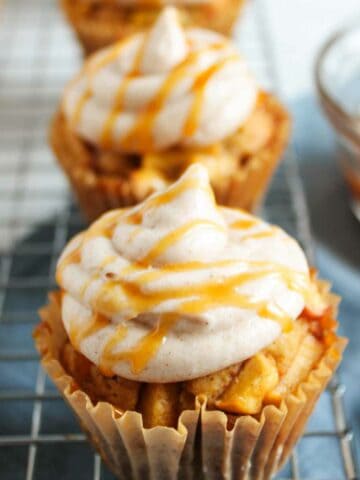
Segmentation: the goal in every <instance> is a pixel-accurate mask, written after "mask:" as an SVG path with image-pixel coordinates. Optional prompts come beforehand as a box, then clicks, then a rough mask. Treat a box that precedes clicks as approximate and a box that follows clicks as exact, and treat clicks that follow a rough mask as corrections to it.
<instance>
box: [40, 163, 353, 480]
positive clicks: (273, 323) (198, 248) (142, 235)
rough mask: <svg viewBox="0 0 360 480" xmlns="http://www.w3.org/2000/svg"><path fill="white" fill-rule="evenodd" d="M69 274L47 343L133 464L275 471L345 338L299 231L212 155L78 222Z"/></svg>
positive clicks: (114, 465) (157, 468)
mask: <svg viewBox="0 0 360 480" xmlns="http://www.w3.org/2000/svg"><path fill="white" fill-rule="evenodd" d="M57 282H58V284H59V286H60V291H59V292H56V293H53V294H52V295H51V297H50V298H51V300H50V304H49V305H48V306H47V307H45V308H44V309H43V310H42V312H41V318H42V321H41V323H40V325H39V326H38V328H37V329H36V332H35V340H36V345H37V348H38V350H39V352H40V354H41V357H42V363H43V366H44V368H45V369H46V370H47V372H48V374H49V375H50V377H51V378H52V379H53V381H54V382H55V383H56V385H57V386H58V388H59V390H60V391H61V393H62V394H63V395H64V397H65V399H66V400H67V402H68V403H69V405H70V406H71V407H72V408H73V409H74V410H75V412H76V414H77V416H78V418H79V419H80V422H81V425H82V427H83V429H84V430H85V431H86V432H87V433H88V435H89V438H90V440H91V441H92V443H93V444H94V446H95V447H96V448H97V449H98V450H99V451H100V453H101V455H102V457H103V459H104V460H105V461H106V463H107V464H108V465H109V467H110V468H111V469H112V470H113V472H114V473H115V474H116V475H118V476H119V477H120V478H129V479H130V478H148V476H150V477H149V478H174V479H175V478H178V477H179V478H183V477H186V478H200V476H201V474H202V473H205V472H206V474H207V477H208V478H214V479H215V478H216V479H221V478H222V479H230V478H239V477H241V475H244V476H245V477H246V478H263V479H267V478H269V477H270V476H271V474H272V473H274V472H275V471H277V470H278V468H279V467H280V466H281V465H282V464H283V463H284V462H285V461H286V459H287V458H288V456H289V453H290V451H291V449H292V447H293V445H294V444H295V443H296V441H297V440H298V438H299V436H300V435H301V433H302V431H303V429H304V425H305V424H306V421H307V419H308V417H309V415H310V413H311V411H312V409H313V407H314V404H315V402H316V400H317V398H318V396H319V395H320V394H321V392H322V391H323V390H324V388H325V386H326V384H327V382H328V381H329V379H330V377H331V375H332V374H333V372H334V370H335V369H336V366H337V365H338V363H339V361H340V359H341V353H342V350H343V348H344V346H345V343H346V342H345V341H344V340H343V339H340V338H339V337H337V336H336V333H335V330H336V326H337V323H336V320H335V316H336V304H337V300H336V298H335V297H333V296H332V295H330V294H329V293H328V287H327V286H326V284H324V283H322V282H319V281H317V280H316V279H315V277H314V275H313V274H312V273H311V271H310V269H309V267H308V264H307V261H306V259H305V256H304V254H303V252H302V250H301V248H300V247H299V245H298V244H297V243H296V242H295V241H294V240H293V239H291V238H290V237H289V236H288V235H286V234H285V233H284V232H283V231H282V230H281V229H280V228H277V227H274V226H271V225H269V224H267V223H265V222H263V221H261V220H260V219H258V218H256V217H254V216H251V215H250V214H248V213H245V212H244V211H241V210H236V209H230V208H224V207H219V206H217V205H216V203H215V199H214V195H213V192H212V190H211V186H210V182H209V178H208V173H207V170H206V169H205V168H204V167H203V166H201V165H193V166H191V167H190V168H189V169H188V170H187V171H186V173H185V174H184V175H183V176H182V177H181V178H180V179H179V180H178V181H177V182H176V183H174V184H173V185H172V186H170V187H169V188H167V189H166V190H164V191H163V192H159V193H155V194H153V195H152V196H151V197H149V198H148V199H147V200H145V202H144V203H142V204H140V205H138V206H136V207H132V208H125V209H121V210H114V211H111V212H109V213H107V214H106V215H104V216H103V217H101V218H100V219H99V220H98V221H97V222H95V223H94V224H93V225H92V226H91V227H90V228H89V229H88V230H87V231H85V232H83V233H81V234H79V235H77V236H76V237H75V238H74V239H73V240H72V241H71V242H70V243H69V245H68V246H67V247H66V249H65V251H64V253H63V254H62V256H61V258H60V260H59V263H58V267H57ZM246 475H249V476H248V477H247V476H246Z"/></svg>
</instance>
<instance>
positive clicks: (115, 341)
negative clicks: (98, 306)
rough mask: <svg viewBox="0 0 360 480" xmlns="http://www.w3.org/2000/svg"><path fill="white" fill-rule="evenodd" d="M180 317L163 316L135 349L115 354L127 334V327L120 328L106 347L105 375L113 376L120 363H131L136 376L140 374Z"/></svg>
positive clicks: (104, 351)
mask: <svg viewBox="0 0 360 480" xmlns="http://www.w3.org/2000/svg"><path fill="white" fill-rule="evenodd" d="M177 319H178V316H177V315H175V314H163V315H161V316H160V319H159V321H158V323H157V325H156V327H155V328H154V329H153V330H152V331H150V332H149V333H148V334H147V335H145V336H144V337H143V338H142V339H141V340H140V341H139V342H138V343H137V344H136V345H135V346H134V347H133V348H131V349H130V350H126V351H123V352H119V353H113V351H114V348H116V347H117V346H118V345H119V342H120V341H122V340H123V339H124V338H125V336H126V333H127V329H126V327H123V326H121V327H119V329H118V330H117V331H116V333H115V335H114V336H113V337H111V338H110V340H109V341H108V342H107V344H106V345H105V347H104V349H103V352H102V356H101V361H100V369H101V371H102V372H103V373H104V374H105V375H112V374H113V373H112V372H113V371H112V367H113V365H114V364H116V363H118V362H128V363H130V367H131V370H132V372H133V373H134V374H139V373H140V372H142V371H143V370H144V368H145V367H146V365H147V364H148V363H149V361H150V360H151V359H152V358H153V357H154V355H155V354H156V352H157V351H158V349H159V347H160V346H161V344H162V343H163V341H164V339H165V338H166V335H167V334H168V332H169V331H170V329H171V328H172V327H173V326H174V325H175V323H176V322H177Z"/></svg>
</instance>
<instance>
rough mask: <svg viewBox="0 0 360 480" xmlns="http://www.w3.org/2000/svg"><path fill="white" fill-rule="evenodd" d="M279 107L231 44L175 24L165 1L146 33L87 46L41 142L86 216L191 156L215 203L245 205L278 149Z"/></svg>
mask: <svg viewBox="0 0 360 480" xmlns="http://www.w3.org/2000/svg"><path fill="white" fill-rule="evenodd" d="M288 133H289V120H288V115H287V113H286V112H285V110H284V108H283V107H282V106H281V105H280V103H279V102H278V101H277V100H276V99H275V98H274V97H273V96H271V95H270V94H267V93H264V92H263V91H260V90H259V88H258V86H257V84H256V82H255V80H254V78H253V77H252V75H251V74H250V72H249V70H248V68H247V66H246V63H245V61H244V60H243V58H242V57H241V56H240V55H239V54H238V53H237V52H236V50H235V46H234V45H233V44H232V43H231V42H229V41H228V40H227V39H225V38H224V37H222V36H220V35H218V34H215V33H213V32H210V31H208V30H201V29H190V30H184V29H183V28H182V27H181V25H180V23H179V22H178V18H177V13H176V11H175V10H174V9H171V8H168V9H166V10H164V11H163V13H162V14H161V16H160V17H159V18H158V19H157V21H156V23H155V24H154V25H153V27H152V28H151V29H150V30H149V31H148V32H146V33H140V34H138V35H135V36H132V37H130V38H128V39H127V40H126V41H124V42H120V43H117V44H115V45H113V46H112V47H109V48H108V49H106V50H103V51H101V52H98V53H97V54H95V55H94V56H92V57H91V58H90V59H89V60H88V61H87V62H86V64H85V66H84V68H83V69H82V70H81V72H80V73H79V75H78V76H77V77H76V78H75V79H74V80H73V81H72V82H71V83H70V84H69V86H68V87H67V89H66V90H65V93H64V96H63V99H62V103H61V106H60V108H59V110H58V112H57V114H56V116H55V118H54V121H53V123H52V127H51V144H52V147H53V149H54V152H55V154H56V156H57V158H58V161H59V163H60V165H61V166H62V167H63V169H64V171H65V172H66V174H67V176H68V177H69V180H70V182H71V184H72V186H73V188H74V191H75V193H76V195H77V197H78V199H79V202H80V205H81V207H82V209H83V210H84V212H85V214H86V216H87V217H88V218H89V219H90V220H93V219H95V218H97V217H98V216H99V214H101V213H103V212H105V211H107V210H109V209H110V208H116V207H122V206H129V205H133V204H136V203H138V202H140V201H142V200H144V199H145V198H146V197H147V196H148V195H150V194H151V193H153V192H154V191H156V190H159V189H163V188H165V187H166V186H168V185H170V184H171V183H172V182H173V181H175V180H176V179H177V178H179V176H180V175H181V174H182V173H183V172H184V171H185V170H186V168H187V167H188V166H189V165H190V164H192V163H194V162H200V163H202V164H203V165H205V166H206V168H207V169H208V172H209V175H210V179H211V183H212V187H213V189H214V191H215V195H216V198H217V200H218V202H219V203H221V204H224V205H229V206H237V207H241V208H244V209H247V210H252V209H254V208H255V207H256V206H257V205H258V203H259V202H260V200H261V198H262V196H263V194H264V192H265V190H266V186H267V184H268V182H269V180H270V178H271V175H272V173H273V171H274V168H275V167H276V165H277V163H278V161H279V160H280V158H281V154H282V151H283V149H284V146H285V144H286V142H287V138H288Z"/></svg>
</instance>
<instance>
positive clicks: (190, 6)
mask: <svg viewBox="0 0 360 480" xmlns="http://www.w3.org/2000/svg"><path fill="white" fill-rule="evenodd" d="M243 3H244V0H174V1H168V0H165V1H164V2H158V1H156V0H150V1H149V0H61V5H62V7H63V10H64V12H65V13H66V16H67V18H68V20H69V22H70V24H71V25H72V27H73V28H74V30H75V32H76V35H77V37H78V39H79V41H80V43H81V45H82V46H83V48H84V51H85V53H86V54H88V53H91V52H94V51H95V50H98V49H99V48H103V47H106V46H107V45H110V44H112V43H114V42H116V41H117V40H120V39H122V38H125V37H127V36H129V35H131V34H133V33H135V32H138V31H139V30H143V29H145V28H147V27H149V26H150V25H151V24H152V23H153V22H154V20H155V19H156V17H157V15H158V14H159V12H160V10H161V8H162V6H164V5H168V4H173V5H174V6H176V7H177V8H178V9H179V15H180V17H181V21H182V23H183V25H184V26H186V27H187V26H197V27H206V28H209V29H211V30H215V31H217V32H220V33H222V34H224V35H228V34H230V33H231V31H232V28H233V26H234V24H235V21H236V19H237V17H238V15H239V12H240V9H241V7H242V5H243Z"/></svg>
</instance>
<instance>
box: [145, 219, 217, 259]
mask: <svg viewBox="0 0 360 480" xmlns="http://www.w3.org/2000/svg"><path fill="white" fill-rule="evenodd" d="M200 226H205V227H212V228H215V229H217V230H221V231H223V228H222V227H220V226H219V225H218V224H217V223H215V222H211V221H208V220H193V221H192V222H189V223H185V224H184V225H182V226H181V227H179V228H177V229H176V230H173V231H172V232H170V233H168V234H167V235H165V237H163V238H162V239H161V240H159V242H158V243H156V244H155V245H154V246H153V247H152V249H151V250H150V251H149V252H148V253H147V254H146V256H145V257H144V258H143V259H142V260H141V261H140V263H142V264H144V265H151V264H152V263H153V262H155V261H156V259H157V258H158V257H160V256H161V255H162V254H163V253H164V252H165V251H166V250H168V249H169V248H170V247H172V246H173V245H175V244H176V243H177V242H178V241H179V240H181V239H182V238H183V237H184V236H185V235H186V234H187V233H189V232H190V231H191V230H193V229H194V228H196V227H200Z"/></svg>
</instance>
